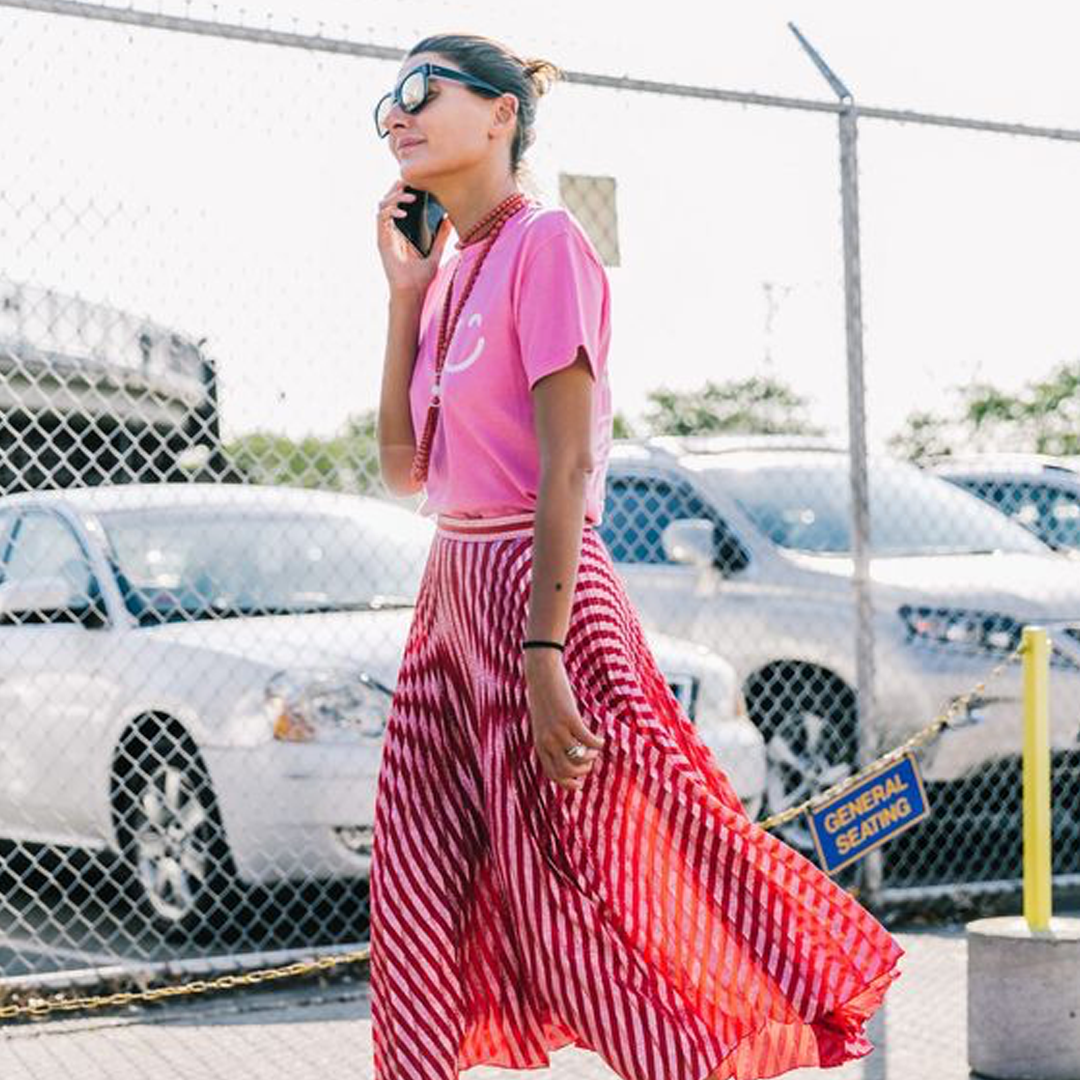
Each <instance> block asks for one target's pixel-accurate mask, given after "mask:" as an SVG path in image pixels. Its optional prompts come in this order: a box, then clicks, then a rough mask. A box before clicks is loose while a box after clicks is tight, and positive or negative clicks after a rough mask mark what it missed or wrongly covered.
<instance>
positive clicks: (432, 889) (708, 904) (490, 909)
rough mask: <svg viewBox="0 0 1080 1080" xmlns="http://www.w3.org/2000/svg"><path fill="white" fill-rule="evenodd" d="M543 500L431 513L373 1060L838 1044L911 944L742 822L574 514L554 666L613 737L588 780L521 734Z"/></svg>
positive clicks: (697, 1059) (499, 1061) (861, 1050)
mask: <svg viewBox="0 0 1080 1080" xmlns="http://www.w3.org/2000/svg"><path fill="white" fill-rule="evenodd" d="M531 553H532V517H531V515H529V514H521V515H512V516H509V517H505V518H489V519H479V520H478V519H463V518H448V517H441V518H440V519H439V522H438V529H437V531H436V534H435V536H434V539H433V541H432V547H431V550H430V553H429V555H428V560H427V563H426V566H425V569H424V575H423V578H422V582H421V586H420V591H419V595H418V599H417V605H416V610H415V613H414V617H413V622H412V624H411V627H410V631H409V634H408V638H407V641H406V645H405V651H404V656H403V659H402V664H401V667H400V672H399V678H398V683H397V688H396V691H395V694H394V698H393V701H392V704H391V709H390V716H389V720H388V723H387V727H386V733H385V741H384V744H383V750H382V760H381V765H380V771H379V776H378V784H377V789H376V797H375V828H374V848H373V856H372V864H371V875H370V893H369V898H370V916H371V921H370V944H371V961H370V992H371V1018H372V1032H373V1046H374V1073H375V1077H376V1080H447V1078H450V1077H456V1076H457V1075H458V1073H459V1072H460V1071H462V1070H464V1069H468V1068H470V1067H471V1066H474V1065H480V1064H487V1065H495V1066H502V1067H506V1068H514V1069H535V1068H543V1067H546V1066H548V1065H549V1064H550V1057H549V1054H550V1053H551V1051H553V1050H556V1049H559V1048H560V1047H563V1046H566V1045H569V1044H573V1045H574V1046H577V1047H581V1048H585V1049H588V1050H592V1051H594V1052H595V1053H597V1054H599V1055H600V1056H601V1057H602V1058H603V1060H604V1061H605V1062H606V1063H607V1065H608V1066H609V1067H610V1068H611V1069H612V1070H613V1071H614V1072H616V1073H617V1074H618V1075H619V1076H621V1077H624V1078H625V1080H706V1078H708V1080H727V1078H729V1077H737V1078H739V1080H749V1078H752V1077H768V1076H775V1075H777V1074H779V1073H782V1072H785V1071H788V1070H791V1069H795V1068H798V1067H804V1066H834V1065H840V1064H842V1063H843V1062H845V1061H849V1060H851V1059H853V1058H858V1057H862V1056H864V1055H865V1054H868V1053H869V1052H870V1051H871V1050H872V1048H873V1047H872V1044H871V1043H870V1042H869V1040H868V1039H867V1036H866V1033H865V1030H864V1025H865V1022H866V1021H867V1019H868V1018H869V1017H870V1016H871V1014H872V1013H873V1012H874V1011H875V1010H876V1009H877V1008H878V1007H879V1006H880V1005H881V1004H882V1002H883V998H884V994H885V992H886V990H887V988H888V987H889V985H890V983H891V982H892V980H893V979H895V978H896V977H897V975H898V974H899V970H898V968H897V961H898V960H899V958H900V957H901V956H902V955H903V949H902V948H901V947H900V945H899V944H898V943H897V942H896V940H895V939H894V938H893V937H892V936H891V935H890V934H889V933H888V932H887V931H886V929H885V928H884V927H883V926H882V925H881V924H880V923H879V922H878V921H877V920H876V919H875V918H874V917H873V916H872V915H871V914H870V913H869V912H868V911H867V910H866V909H865V908H863V907H862V906H861V905H860V904H859V903H858V902H857V901H856V900H855V898H854V897H852V896H851V895H850V894H849V893H847V892H846V891H845V890H844V889H842V888H841V887H840V886H838V885H837V884H836V883H835V882H834V881H833V880H832V879H831V878H830V877H829V876H828V875H827V874H825V873H824V872H823V871H821V870H820V869H819V868H818V867H817V866H816V865H814V864H813V863H812V862H810V861H809V860H808V859H806V858H805V857H803V856H802V855H801V854H799V852H797V851H796V850H795V849H793V848H791V847H789V846H788V845H787V844H785V843H784V842H783V841H782V840H780V839H779V838H778V837H776V836H774V835H773V834H772V833H771V832H768V831H766V830H764V829H762V828H760V827H759V826H757V825H755V824H754V823H753V822H752V821H751V820H750V819H749V817H748V816H747V815H746V813H745V811H744V809H743V807H742V805H741V803H740V801H739V797H738V795H737V794H736V793H735V791H734V789H733V787H732V786H731V783H730V782H729V780H728V779H727V777H726V775H725V774H724V772H723V769H722V764H723V763H722V762H717V761H716V760H715V759H714V758H713V756H712V754H711V753H710V751H709V750H708V749H707V747H706V746H705V745H704V743H703V742H702V741H701V740H700V738H699V736H698V734H697V731H696V729H695V727H694V725H693V723H692V721H690V720H689V719H688V717H687V716H686V714H685V713H684V711H683V710H682V708H681V707H680V705H679V703H678V701H677V699H676V698H675V696H674V695H673V693H672V692H671V690H670V688H669V687H668V685H667V683H666V681H665V679H664V677H663V675H662V674H661V672H660V671H659V669H658V667H657V665H656V662H655V660H654V658H653V656H652V654H651V652H650V650H649V648H648V645H647V642H646V640H645V637H644V635H643V631H642V627H641V625H640V623H639V620H638V617H637V615H636V613H635V611H634V609H633V607H632V606H631V603H630V601H629V599H628V597H627V595H626V593H625V592H624V589H623V586H622V584H621V582H620V579H619V578H618V576H617V574H616V572H615V569H614V567H613V564H612V562H611V558H610V555H609V553H608V550H607V548H606V547H605V546H604V544H603V542H602V541H601V540H600V538H599V536H598V535H597V533H596V531H595V529H593V528H592V527H589V526H586V527H585V528H584V530H583V535H582V542H581V554H580V562H579V569H578V575H577V581H576V584H575V589H574V595H573V601H572V609H571V616H570V623H569V630H568V633H567V636H566V643H565V644H566V648H565V653H564V657H563V659H564V665H565V668H566V671H567V676H568V679H569V682H570V685H571V688H572V690H573V693H574V696H575V699H576V702H577V705H578V709H579V712H580V714H581V716H582V719H583V720H584V722H585V723H586V725H587V726H588V727H589V728H590V729H591V730H593V731H594V732H597V733H599V734H601V735H603V736H604V738H605V740H606V744H605V746H604V748H603V749H602V750H601V752H600V756H599V757H598V758H597V759H596V761H595V763H594V764H593V767H592V769H591V771H590V772H589V774H588V776H587V777H586V779H585V782H584V785H583V786H582V788H581V789H580V790H578V791H567V790H564V789H563V788H560V787H559V786H558V785H556V784H555V783H554V782H553V781H551V780H549V779H548V778H547V777H546V776H545V774H544V773H543V770H542V768H541V765H540V760H539V758H538V756H537V754H536V753H535V750H534V748H533V744H532V736H531V727H530V723H531V721H530V717H529V711H528V707H527V703H526V694H525V682H524V673H523V653H522V651H521V642H522V640H523V638H524V635H525V627H526V621H527V616H528V601H529V588H530V573H531Z"/></svg>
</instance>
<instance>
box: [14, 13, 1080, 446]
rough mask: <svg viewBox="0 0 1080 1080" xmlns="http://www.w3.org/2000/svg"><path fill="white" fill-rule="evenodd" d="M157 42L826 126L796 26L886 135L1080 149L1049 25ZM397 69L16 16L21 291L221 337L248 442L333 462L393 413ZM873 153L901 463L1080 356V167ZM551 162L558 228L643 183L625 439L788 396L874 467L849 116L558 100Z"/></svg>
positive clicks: (453, 25) (613, 367) (863, 153)
mask: <svg viewBox="0 0 1080 1080" xmlns="http://www.w3.org/2000/svg"><path fill="white" fill-rule="evenodd" d="M115 6H124V7H126V6H128V5H127V4H124V5H120V4H117V5H115ZM133 6H136V7H138V6H140V5H139V4H138V3H135V4H134V5H133ZM153 10H156V11H161V12H165V13H168V14H189V15H191V16H192V17H196V18H213V19H215V20H217V21H222V22H241V23H244V24H245V25H250V26H260V27H266V26H269V27H272V28H275V29H283V30H294V31H296V32H299V33H311V34H321V35H322V36H324V37H343V38H347V39H350V40H354V41H363V42H369V43H373V44H381V45H390V46H394V47H398V48H407V47H408V46H409V45H411V44H412V43H413V42H414V41H416V40H417V39H418V38H419V37H421V36H423V35H426V34H429V33H435V32H441V31H447V30H466V31H474V32H479V33H484V34H488V35H489V36H492V37H496V38H499V39H501V40H504V41H505V42H506V43H507V44H509V45H511V47H513V48H514V49H516V50H517V51H518V52H520V53H522V54H524V55H529V56H544V57H547V58H548V59H551V60H554V61H555V62H556V63H558V64H560V65H561V66H562V67H564V68H568V69H571V70H576V71H591V72H598V73H604V74H613V75H632V76H635V77H640V78H647V79H656V80H670V81H675V82H681V83H688V84H697V85H711V86H717V87H723V88H726V89H736V90H752V91H758V92H762V93H769V94H777V95H790V96H796V97H803V98H811V99H816V100H830V99H831V90H830V88H829V87H828V85H827V84H826V83H825V82H824V80H823V79H822V77H821V75H820V74H819V72H818V71H817V70H816V68H815V67H814V66H813V64H812V63H811V62H810V60H809V59H808V58H807V56H806V55H805V54H804V52H803V51H802V49H801V48H800V46H799V45H798V43H797V41H796V40H795V38H794V37H793V35H792V34H791V32H790V30H789V29H788V26H787V23H788V21H789V20H790V21H793V22H795V23H796V24H797V25H798V27H799V29H800V30H801V31H802V32H803V33H804V34H805V35H806V36H807V37H808V38H809V40H810V41H811V42H812V43H813V44H814V46H815V47H816V48H817V49H818V50H819V51H820V52H821V53H822V54H823V55H824V57H825V58H826V60H827V61H828V62H829V63H830V64H831V66H832V67H833V68H834V70H835V71H836V72H837V74H838V75H839V76H840V77H841V78H842V79H843V80H844V81H845V83H846V84H847V85H848V87H849V88H850V89H851V90H852V92H853V93H854V95H855V98H856V100H857V101H858V102H860V103H862V104H865V105H875V106H889V107H894V108H910V109H917V110H922V111H927V112H933V113H939V114H952V115H962V116H968V117H973V118H982V119H997V120H1008V121H1017V122H1026V123H1030V124H1039V125H1046V126H1071V127H1073V128H1077V129H1080V69H1078V68H1077V66H1076V64H1075V59H1074V50H1075V42H1076V41H1077V40H1080V9H1077V8H1076V7H1075V6H1074V5H1070V4H1066V3H1048V2H1045V0H1044V2H1039V0H1035V2H1028V3H1024V4H1023V5H1021V4H1019V3H993V2H990V3H985V2H984V3H978V4H976V3H970V2H958V3H950V4H940V3H933V4H932V3H928V2H925V0H912V2H906V3H903V4H900V3H894V2H880V3H877V4H873V5H868V4H865V3H863V4H856V3H847V2H830V0H799V2H788V3H779V2H775V0H756V2H755V3H753V4H750V3H723V4H704V3H688V2H684V0H670V2H668V3H665V4H664V5H662V6H656V5H626V4H618V5H616V4H614V3H607V2H605V3H592V4H582V3H580V0H579V2H577V3H569V2H566V0H550V2H545V3H544V4H543V5H534V6H533V9H532V14H527V13H526V9H525V8H523V6H521V5H509V4H505V3H500V4H496V3H489V2H481V0H461V2H455V3H453V4H451V3H445V2H430V3H429V2H421V0H416V2H412V3H392V2H385V3H383V4H380V5H373V4H360V3H356V2H343V0H304V3H303V4H302V5H301V4H300V2H299V0H292V2H290V3H286V2H283V0H263V2H262V3H254V2H252V3H248V4H246V5H243V6H241V5H239V4H233V3H224V2H219V3H216V4H214V3H204V2H195V0H192V2H190V3H184V2H170V0H161V2H160V3H156V4H155V5H154V7H153ZM396 70H397V62H388V61H379V60H373V59H367V58H357V57H342V56H334V55H329V54H325V53H316V52H305V51H301V50H291V49H283V48H278V47H272V46H266V45H253V44H249V43H242V42H233V41H226V40H221V39H215V38H211V37H205V36H195V35H188V34H179V33H168V32H163V31H157V30H145V29H138V28H131V27H124V26H114V25H108V24H103V23H97V22H93V23H92V22H88V21H85V20H80V19H72V18H65V17H60V16H54V15H46V14H40V13H27V12H22V11H17V10H13V9H5V8H3V7H2V6H0V90H2V91H3V95H4V100H5V101H6V102H7V103H8V105H7V107H6V116H7V120H6V129H7V130H6V134H5V154H6V158H7V163H8V164H7V166H6V167H5V175H4V178H3V179H2V180H0V252H2V258H0V273H2V274H3V275H6V276H7V277H8V278H9V279H11V280H16V281H29V282H32V283H33V284H35V285H38V286H44V287H47V288H53V289H57V290H60V291H61V292H64V293H72V294H78V295H81V296H84V297H86V298H87V299H91V300H94V301H101V302H106V303H110V304H113V305H115V306H116V307H118V308H122V309H123V310H125V311H130V312H134V313H136V314H138V315H142V316H145V317H148V318H151V319H153V320H154V321H156V322H159V323H163V324H165V325H167V326H170V327H173V328H175V329H178V330H181V331H182V332H184V333H189V334H191V335H192V336H193V337H195V338H205V339H206V342H207V345H206V347H207V350H208V352H209V353H210V354H211V355H212V356H214V358H215V359H216V361H217V363H218V365H219V371H220V379H221V402H222V418H223V426H224V429H225V433H226V434H227V435H230V434H238V433H241V432H244V431H249V430H253V429H255V428H268V429H273V430H277V431H285V432H287V433H289V434H291V435H294V436H299V435H302V434H305V433H309V432H316V433H320V434H330V433H331V432H333V431H334V430H335V429H336V428H338V427H339V426H340V424H341V423H342V422H343V421H344V419H345V418H346V417H347V416H348V415H349V414H351V413H356V412H360V411H363V410H366V409H369V408H373V407H375V406H376V404H377V401H378V392H379V382H380V376H381V364H382V355H383V348H384V343H385V328H386V287H385V278H384V277H383V276H382V271H381V265H380V263H379V259H378V255H377V252H376V249H375V242H374V235H375V234H374V215H375V209H376V204H377V202H378V200H379V198H381V196H382V194H383V193H384V192H385V191H386V190H387V189H388V188H389V187H390V185H391V184H392V183H393V181H394V179H395V178H396V175H397V170H396V165H395V162H394V160H393V158H392V157H391V155H390V153H389V150H388V148H387V146H386V144H385V143H383V142H380V141H379V140H378V139H376V138H375V136H374V130H373V127H372V123H371V107H372V105H373V104H374V101H375V99H376V98H377V97H378V96H379V94H380V93H381V92H383V91H384V90H385V89H387V88H388V87H389V85H390V83H391V82H392V81H393V77H394V75H395V73H396ZM858 152H859V166H860V173H859V196H860V215H861V225H862V230H861V252H862V279H863V280H862V284H863V315H864V323H865V326H864V351H865V362H866V386H867V410H868V418H869V424H868V432H869V437H870V441H871V443H872V444H879V443H881V442H883V441H884V440H885V438H887V436H888V435H890V434H891V433H892V432H894V431H896V430H897V429H898V428H899V427H900V426H901V425H902V424H903V421H904V418H905V417H906V416H907V415H908V414H909V413H910V412H912V411H913V410H917V409H926V408H932V409H946V408H948V407H949V405H950V403H951V401H952V400H953V398H952V395H953V392H954V391H953V388H954V387H956V386H959V385H963V384H965V383H967V382H970V381H972V380H988V381H992V382H994V383H996V384H998V385H1000V386H1003V387H1005V388H1010V387H1017V386H1019V385H1021V384H1022V383H1023V382H1024V381H1025V380H1026V379H1029V378H1032V377H1035V376H1039V375H1043V374H1045V373H1047V372H1048V371H1049V370H1050V369H1051V368H1052V367H1054V366H1055V365H1056V364H1059V363H1062V362H1065V361H1075V360H1076V359H1077V358H1078V356H1080V305H1077V303H1076V299H1075V295H1074V292H1075V290H1074V288H1073V282H1074V280H1075V272H1074V270H1073V261H1074V259H1073V252H1075V251H1076V250H1078V248H1080V214H1078V213H1077V210H1076V201H1075V192H1076V191H1077V190H1080V144H1075V143H1073V144H1069V143H1063V142H1053V143H1052V142H1048V141H1045V140H1033V139H1024V138H1019V137H1015V136H1000V135H991V134H986V133H977V132H969V131H956V130H950V129H945V128H939V127H925V126H917V125H912V124H894V123H885V122H882V121H876V120H871V119H869V118H865V119H863V120H862V121H861V123H860V129H859V143H858ZM529 160H530V162H531V166H532V171H533V174H534V175H535V177H536V179H537V182H538V184H539V187H540V192H539V193H540V196H541V198H543V199H544V200H545V201H548V202H550V203H552V204H557V202H558V176H559V174H560V173H561V172H565V173H573V174H586V175H603V176H613V177H614V178H615V180H616V185H617V209H618V216H619V246H620V253H621V260H620V265H619V266H613V267H609V268H608V275H609V279H610V281H611V284H612V295H613V305H612V345H611V352H610V355H609V364H610V378H611V386H612V395H613V402H614V405H615V408H616V409H618V410H620V411H622V412H623V413H624V414H625V415H627V416H628V417H630V418H631V420H632V421H634V420H637V419H639V418H640V415H641V413H642V411H643V410H644V408H645V407H646V404H647V395H648V393H649V392H650V390H653V389H656V388H658V387H660V386H667V387H671V388H676V389H683V390H693V389H695V388H697V387H700V386H701V385H702V384H703V383H704V382H705V380H707V379H712V380H715V381H722V380H725V379H735V378H746V377H749V376H752V375H755V374H769V375H772V376H774V377H776V378H778V379H781V380H783V381H785V382H787V383H789V384H790V385H792V386H793V387H794V388H795V389H796V390H797V391H798V392H799V393H801V394H803V395H804V396H805V397H806V398H807V399H808V402H809V414H810V417H811V419H813V420H815V421H817V422H818V423H819V424H821V425H822V426H824V427H825V428H826V430H827V431H829V432H831V433H833V434H835V435H836V436H837V437H838V438H843V437H845V436H846V424H847V396H846V380H845V370H846V369H845V363H846V361H845V339H844V306H843V261H842V253H841V231H840V225H841V223H840V193H839V151H838V140H837V123H836V119H835V117H833V116H831V115H828V114H814V113H807V112H799V111H794V110H778V109H765V108H756V107H748V106H744V105H738V104H730V103H722V102H701V101H695V100H692V99H688V98H685V97H675V96H670V95H653V94H638V93H632V92H628V91H607V90H598V89H593V88H588V87H579V86H575V85H571V84H562V85H557V86H556V87H555V88H554V89H553V90H552V92H551V93H550V94H549V95H547V96H546V97H545V98H544V99H543V100H542V101H541V102H540V106H539V114H538V140H537V143H536V144H535V146H534V147H533V148H532V149H531V150H530V152H529ZM447 254H449V250H448V251H447ZM769 296H771V297H772V302H771V303H770V302H769V301H768V299H767V298H768V297H769ZM62 332H70V334H71V335H73V336H75V335H76V334H77V331H76V328H74V327H72V328H70V330H68V329H62Z"/></svg>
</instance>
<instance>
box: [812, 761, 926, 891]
mask: <svg viewBox="0 0 1080 1080" xmlns="http://www.w3.org/2000/svg"><path fill="white" fill-rule="evenodd" d="M929 813H930V805H929V803H928V802H927V800H926V790H925V789H924V788H923V782H922V777H921V776H920V775H919V769H918V766H917V765H916V764H915V759H914V758H913V757H912V756H911V754H905V755H904V756H903V757H900V758H897V759H896V760H895V761H892V762H890V763H889V764H888V765H885V766H883V767H882V768H881V769H878V771H877V772H874V773H871V774H870V775H869V776H866V777H864V778H863V779H862V780H860V781H859V783H857V784H856V785H855V786H854V787H851V788H849V789H848V790H847V791H845V792H844V793H843V794H841V795H837V796H836V797H835V798H833V799H830V800H829V801H828V802H825V803H821V804H820V805H818V806H815V807H813V808H812V809H811V810H810V811H808V816H809V818H810V832H811V833H812V835H813V837H814V845H815V846H816V847H817V852H818V858H819V859H820V860H821V865H822V867H824V869H825V871H826V872H827V873H830V874H832V873H834V872H835V871H837V870H840V869H842V868H843V867H845V866H847V865H848V864H849V863H853V862H855V861H856V860H857V859H861V858H862V857H863V856H864V855H865V854H866V853H867V852H868V851H873V849H874V848H876V847H879V846H880V845H881V844H884V843H885V841H886V840H891V839H892V838H893V837H894V836H896V835H898V834H899V833H902V832H903V831H904V830H905V829H909V828H911V826H912V825H914V824H916V822H919V821H922V819H923V818H924V817H926V815H927V814H929Z"/></svg>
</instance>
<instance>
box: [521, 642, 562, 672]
mask: <svg viewBox="0 0 1080 1080" xmlns="http://www.w3.org/2000/svg"><path fill="white" fill-rule="evenodd" d="M526 640H529V639H526ZM522 655H523V656H524V657H525V671H526V673H528V672H530V671H532V672H544V671H554V670H556V669H558V668H560V667H562V660H563V654H562V650H561V649H550V648H548V649H522Z"/></svg>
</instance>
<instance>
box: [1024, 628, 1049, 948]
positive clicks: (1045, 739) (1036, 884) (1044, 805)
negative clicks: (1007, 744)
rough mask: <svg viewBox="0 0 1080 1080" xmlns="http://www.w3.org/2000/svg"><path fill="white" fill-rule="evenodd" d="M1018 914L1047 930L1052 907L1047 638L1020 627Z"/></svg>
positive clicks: (1038, 630)
mask: <svg viewBox="0 0 1080 1080" xmlns="http://www.w3.org/2000/svg"><path fill="white" fill-rule="evenodd" d="M1023 643H1024V758H1023V762H1024V764H1023V785H1024V815H1023V819H1024V917H1025V918H1026V919H1027V924H1028V928H1029V929H1030V930H1032V931H1037V930H1049V929H1050V917H1051V914H1052V911H1053V878H1052V877H1051V866H1052V864H1053V860H1052V858H1051V848H1050V838H1051V827H1050V720H1049V715H1050V705H1049V700H1050V641H1049V638H1048V636H1047V633H1046V630H1045V629H1044V628H1043V627H1041V626H1025V627H1024V637H1023Z"/></svg>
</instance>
